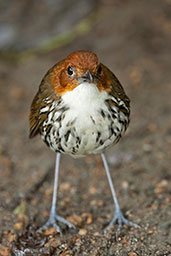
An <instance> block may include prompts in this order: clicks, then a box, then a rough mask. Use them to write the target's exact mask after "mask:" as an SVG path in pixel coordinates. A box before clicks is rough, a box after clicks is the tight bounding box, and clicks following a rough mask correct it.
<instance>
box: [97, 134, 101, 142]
mask: <svg viewBox="0 0 171 256" xmlns="http://www.w3.org/2000/svg"><path fill="white" fill-rule="evenodd" d="M100 136H101V132H97V137H96V142H98V141H99V139H100Z"/></svg>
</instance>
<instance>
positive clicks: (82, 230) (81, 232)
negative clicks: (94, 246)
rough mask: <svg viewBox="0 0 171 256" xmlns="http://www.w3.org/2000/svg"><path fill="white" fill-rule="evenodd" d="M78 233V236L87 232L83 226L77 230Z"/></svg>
mask: <svg viewBox="0 0 171 256" xmlns="http://www.w3.org/2000/svg"><path fill="white" fill-rule="evenodd" d="M78 234H79V235H80V236H85V235H86V234H87V230H86V229H84V228H81V229H80V230H79V232H78Z"/></svg>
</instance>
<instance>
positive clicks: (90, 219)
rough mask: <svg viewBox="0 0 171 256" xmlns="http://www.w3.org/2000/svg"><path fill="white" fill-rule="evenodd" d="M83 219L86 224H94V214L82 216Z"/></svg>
mask: <svg viewBox="0 0 171 256" xmlns="http://www.w3.org/2000/svg"><path fill="white" fill-rule="evenodd" d="M81 217H82V219H83V222H84V220H85V223H86V224H91V223H92V222H93V217H92V214H91V213H86V212H85V213H83V214H82V215H81Z"/></svg>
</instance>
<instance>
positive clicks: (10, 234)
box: [8, 233, 16, 244]
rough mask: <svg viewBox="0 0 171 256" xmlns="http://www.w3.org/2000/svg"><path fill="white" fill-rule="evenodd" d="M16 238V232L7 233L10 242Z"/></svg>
mask: <svg viewBox="0 0 171 256" xmlns="http://www.w3.org/2000/svg"><path fill="white" fill-rule="evenodd" d="M14 240H16V234H12V233H9V234H8V241H9V243H10V244H11V243H12V241H14Z"/></svg>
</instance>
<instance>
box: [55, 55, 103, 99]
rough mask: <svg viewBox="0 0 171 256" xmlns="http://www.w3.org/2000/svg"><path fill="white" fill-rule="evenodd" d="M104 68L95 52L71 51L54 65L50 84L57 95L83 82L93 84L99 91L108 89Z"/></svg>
mask: <svg viewBox="0 0 171 256" xmlns="http://www.w3.org/2000/svg"><path fill="white" fill-rule="evenodd" d="M104 69H105V68H104V66H103V64H101V63H100V61H99V59H98V57H97V55H96V54H95V53H93V52H88V51H77V52H73V53H71V54H70V55H69V56H68V57H67V58H66V59H65V60H64V61H62V62H60V63H59V64H57V65H55V66H54V68H53V69H52V71H51V73H50V81H51V85H52V86H53V87H54V90H55V91H56V93H57V95H59V96H61V95H63V94H64V93H65V92H67V91H72V90H74V89H75V88H76V87H77V86H79V85H80V84H82V83H84V82H87V83H92V84H94V85H95V86H97V88H98V89H99V90H100V91H101V90H108V83H107V77H106V74H105V70H104Z"/></svg>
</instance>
